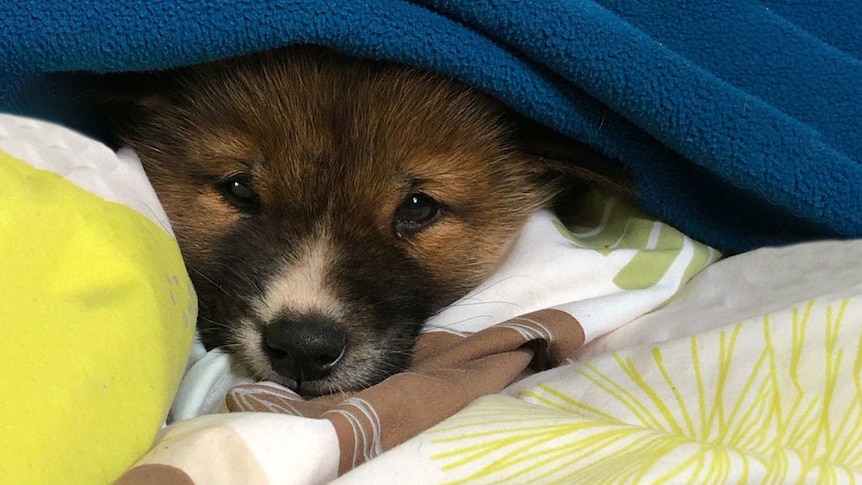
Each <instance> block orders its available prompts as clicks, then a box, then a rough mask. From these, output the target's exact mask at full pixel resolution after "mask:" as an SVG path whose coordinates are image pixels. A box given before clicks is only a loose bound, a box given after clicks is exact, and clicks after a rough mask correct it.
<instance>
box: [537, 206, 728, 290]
mask: <svg viewBox="0 0 862 485" xmlns="http://www.w3.org/2000/svg"><path fill="white" fill-rule="evenodd" d="M572 209H574V211H572ZM558 214H559V220H557V221H555V223H554V225H555V226H556V228H557V230H558V231H559V232H560V234H562V235H563V237H565V238H566V239H568V240H569V241H571V242H572V244H573V245H575V246H577V247H579V248H588V249H595V250H596V251H598V252H599V253H601V254H603V255H605V256H607V255H608V254H610V253H611V252H613V251H615V250H620V249H628V250H631V249H636V250H638V251H637V253H636V254H635V255H634V256H633V257H632V258H631V260H630V261H629V262H628V263H627V264H626V265H625V267H623V268H622V269H621V270H620V271H619V273H617V275H616V276H615V277H614V280H613V281H614V284H616V285H617V286H618V287H619V288H620V289H623V290H637V289H646V288H650V287H652V286H654V285H656V284H657V283H658V282H659V281H660V280H661V279H662V277H663V276H664V275H665V274H666V273H667V271H668V270H669V269H670V267H671V265H672V264H673V262H674V261H675V260H676V259H677V258H678V257H679V256H680V254H681V253H682V251H683V248H684V247H685V244H686V242H688V243H690V244H693V245H694V255H693V256H692V259H691V261H690V262H689V264H688V266H687V267H686V271H685V274H684V276H683V280H682V283H685V282H687V281H688V280H689V279H691V277H692V276H694V275H695V274H696V273H697V272H698V271H700V270H701V269H703V268H705V267H706V266H707V265H708V264H709V263H711V262H712V261H713V260H714V259H716V258H717V256H718V254H717V253H716V252H715V251H714V250H712V249H711V248H709V247H708V246H706V245H704V244H700V243H696V242H694V241H692V240H690V239H688V238H687V237H686V236H685V235H684V234H683V233H681V232H679V231H678V230H676V229H675V228H673V227H671V226H668V225H667V224H664V223H662V222H659V221H657V220H655V218H653V217H650V216H649V215H647V214H645V213H643V212H642V211H640V210H638V209H637V208H635V207H634V206H633V205H631V204H629V203H627V202H625V201H622V200H620V199H619V198H617V197H610V196H607V195H604V194H601V193H600V192H589V193H587V194H585V195H584V196H583V197H581V198H579V199H578V200H577V201H576V202H575V203H573V204H570V205H568V206H566V207H563V208H561V209H560V210H558Z"/></svg>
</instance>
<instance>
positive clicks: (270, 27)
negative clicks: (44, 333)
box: [0, 0, 862, 251]
mask: <svg viewBox="0 0 862 485" xmlns="http://www.w3.org/2000/svg"><path fill="white" fill-rule="evenodd" d="M860 25H862V3H860V2H856V1H850V0H845V1H835V2H801V3H800V2H792V3H788V2H776V1H772V0H767V1H754V0H742V1H737V0H733V1H731V0H723V1H703V2H683V1H631V2H616V1H610V0H599V1H572V0H548V1H542V2H532V1H526V0H519V1H507V2H500V1H493V0H460V1H455V0H448V1H447V0H420V1H413V2H411V1H404V0H380V1H375V2H369V1H365V0H344V1H338V2H333V1H330V0H241V1H219V2H211V1H203V0H199V1H187V2H180V1H177V0H129V1H124V2H108V1H96V0H90V1H83V2H67V1H64V0H23V1H20V2H3V3H2V4H0V111H13V112H18V113H26V114H30V115H35V116H40V117H47V118H50V119H53V120H60V121H63V122H65V123H68V124H71V125H73V126H76V127H79V128H86V129H92V128H93V125H92V124H90V123H91V122H92V120H91V119H88V118H87V117H86V116H85V115H83V114H82V113H83V112H82V111H81V110H80V109H78V108H80V106H79V104H80V103H81V100H80V99H78V98H77V97H76V96H75V94H76V91H75V89H74V88H73V87H72V86H71V85H69V84H67V83H64V81H63V79H62V78H59V77H56V76H54V77H52V76H49V75H47V74H49V73H54V72H63V71H75V70H92V71H97V72H104V71H119V70H144V69H154V68H170V67H174V66H179V65H186V64H190V63H197V62H202V61H207V60H213V59H216V58H222V57H226V56H230V55H236V54H241V53H248V52H252V51H260V50H264V49H268V48H273V47H277V46H281V45H284V44H288V43H315V44H321V45H325V46H330V47H333V48H336V49H338V50H341V51H344V52H347V53H350V54H355V55H361V56H368V57H373V58H382V59H389V60H393V61H399V62H405V63H409V64H413V65H416V66H420V67H424V68H429V69H433V70H437V71H440V72H444V73H447V74H450V75H453V76H455V77H457V78H459V79H462V80H464V81H466V82H468V83H470V84H472V85H474V86H477V87H480V88H482V89H485V90H487V91H489V92H491V93H493V94H494V95H496V96H498V97H499V98H501V99H503V100H504V101H505V102H507V103H508V104H510V105H511V106H512V107H514V108H515V109H517V110H519V111H521V112H523V113H524V114H526V115H528V116H530V117H532V118H535V119H536V120H538V121H540V122H543V123H546V124H548V125H550V126H552V127H554V128H556V129H558V130H559V131H561V132H563V133H565V134H567V135H570V136H573V137H575V138H578V139H580V140H582V141H585V142H587V143H589V144H591V145H593V146H595V147H597V148H598V149H600V150H601V151H602V152H604V153H605V154H606V155H608V156H610V157H612V158H614V159H618V160H621V161H622V162H623V163H624V164H625V165H627V166H628V167H630V168H631V170H632V171H633V172H634V175H635V179H636V181H637V183H638V184H639V186H640V188H641V194H642V195H641V201H642V203H643V205H644V207H645V208H646V209H647V210H649V211H650V212H652V213H654V214H656V215H657V216H658V217H659V218H660V219H663V220H667V221H669V222H670V223H671V224H673V225H675V226H677V227H679V228H681V229H682V230H683V232H685V233H686V234H688V235H690V236H692V237H694V238H695V239H698V240H701V241H704V242H706V243H707V244H710V245H712V246H715V247H718V248H720V249H724V250H730V251H743V250H747V249H751V248H753V247H756V246H761V245H769V244H780V243H788V242H793V241H799V240H803V239H809V238H814V237H824V236H855V237H859V236H862V184H860V183H858V181H859V180H862V164H860V162H862V137H860V136H859V133H862V103H859V102H858V100H859V99H862V62H860V56H862V47H860V46H862V43H860V42H859V38H860V36H862V32H860Z"/></svg>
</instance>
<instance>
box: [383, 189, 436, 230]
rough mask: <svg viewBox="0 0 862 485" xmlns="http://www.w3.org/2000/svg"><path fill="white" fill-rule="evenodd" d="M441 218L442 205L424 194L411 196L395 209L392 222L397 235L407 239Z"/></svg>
mask: <svg viewBox="0 0 862 485" xmlns="http://www.w3.org/2000/svg"><path fill="white" fill-rule="evenodd" d="M439 217H440V204H439V203H438V202H437V201H436V200H434V199H433V198H431V197H430V196H428V195H426V194H423V193H415V194H410V195H408V196H407V198H406V199H404V202H402V203H401V205H400V206H398V208H397V209H395V217H394V219H393V221H392V225H393V228H394V229H395V234H396V235H398V237H406V236H411V235H413V234H416V233H417V232H419V231H421V230H422V229H424V228H426V227H428V226H429V225H431V224H432V223H433V222H435V221H437V219H439Z"/></svg>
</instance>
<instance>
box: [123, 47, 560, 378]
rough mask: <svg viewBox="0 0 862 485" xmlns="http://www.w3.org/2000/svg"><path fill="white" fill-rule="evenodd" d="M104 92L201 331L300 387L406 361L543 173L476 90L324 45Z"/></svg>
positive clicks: (548, 190)
mask: <svg viewBox="0 0 862 485" xmlns="http://www.w3.org/2000/svg"><path fill="white" fill-rule="evenodd" d="M117 99H119V98H117ZM122 99H123V100H125V102H124V103H118V104H115V105H114V110H113V111H112V112H111V113H110V118H111V120H112V122H113V128H114V130H115V132H116V135H117V136H118V138H119V140H120V141H121V142H122V143H123V144H126V145H129V146H131V147H132V148H133V149H134V150H135V151H136V152H137V153H138V155H139V156H140V157H141V160H142V161H143V163H144V167H145V169H146V171H147V173H148V175H149V176H150V178H151V181H152V183H153V185H154V187H155V189H156V191H157V192H158V194H159V196H160V199H161V201H162V203H163V204H164V207H165V210H166V211H167V213H168V215H169V217H170V219H171V222H172V224H173V226H174V230H175V232H176V235H177V238H178V241H179V244H180V247H181V249H182V253H183V256H184V258H185V261H186V263H187V266H188V268H189V272H190V275H191V278H192V280H193V282H194V284H195V287H196V289H197V291H198V295H199V298H200V305H199V306H200V319H199V328H200V331H201V336H202V338H203V340H204V343H205V344H206V345H207V346H208V347H215V346H224V347H225V348H226V349H228V350H230V351H232V352H235V353H236V354H237V355H238V356H239V357H240V359H241V361H242V362H243V363H244V364H245V365H246V366H247V367H248V368H249V369H250V370H251V371H252V372H253V373H254V374H255V375H256V376H257V377H259V378H263V379H269V380H274V381H279V382H282V383H284V384H287V385H290V386H293V387H294V388H296V389H298V390H299V391H300V392H303V393H305V394H322V393H329V392H333V391H338V390H350V389H357V388H361V387H365V386H368V385H371V384H374V383H376V382H378V381H380V380H382V379H383V378H385V377H386V376H388V375H390V374H392V373H395V372H397V371H400V370H403V369H405V368H406V367H407V366H408V365H409V363H410V356H411V349H412V346H413V344H414V341H415V338H416V337H417V335H418V333H419V331H420V329H421V327H422V324H423V322H424V321H425V320H426V319H427V318H429V317H430V316H431V315H432V314H433V313H435V312H436V311H438V310H440V309H441V308H442V307H444V306H446V305H448V304H450V303H452V302H453V301H455V300H456V299H457V298H459V297H461V296H463V295H464V294H466V293H467V292H468V291H470V290H471V289H472V288H474V287H475V286H476V285H477V284H478V283H479V282H480V281H482V279H484V278H485V277H486V276H488V275H489V273H490V272H492V271H493V269H494V267H495V265H496V264H497V263H498V262H499V260H500V258H501V257H502V255H503V252H504V251H505V249H506V245H507V243H508V242H509V241H510V239H511V238H512V237H513V235H514V234H515V233H516V232H517V229H518V228H519V227H520V226H521V225H522V224H523V223H524V222H525V220H526V219H527V218H528V217H529V216H530V215H531V214H532V213H534V212H535V211H536V210H537V209H539V208H540V207H542V206H543V205H544V204H546V203H547V202H548V201H549V200H550V199H551V197H552V196H553V195H554V194H555V193H556V191H557V190H558V188H559V187H558V185H559V184H558V183H557V182H556V181H555V180H556V179H555V178H554V177H550V178H549V177H547V176H546V175H547V173H546V171H544V170H541V169H539V168H538V167H539V164H538V163H537V158H536V157H535V156H532V155H530V154H529V153H527V152H526V151H525V150H523V149H522V147H521V146H519V144H518V143H517V142H516V141H515V136H514V132H515V129H514V126H513V121H512V117H511V115H510V113H508V112H507V111H506V110H505V109H504V108H503V107H502V106H501V105H499V104H498V103H497V102H495V101H493V100H492V99H490V98H489V97H487V96H485V95H483V94H480V93H478V92H476V91H473V90H471V89H469V88H467V87H465V86H463V85H460V84H458V83H456V82H454V81H451V80H448V79H446V78H443V77H440V76H435V75H431V74H427V73H423V72H420V71H417V70H414V69H411V68H407V67H403V66H396V65H390V64H383V63H375V62H369V61H359V60H353V59H349V58H346V57H342V56H339V55H336V54H333V53H330V52H328V51H324V50H322V49H315V48H291V49H285V50H280V51H275V52H271V53H267V54H263V55H256V56H251V57H246V58H240V59H233V60H228V61H223V62H218V63H214V64H209V65H203V66H196V67H192V68H186V69H183V70H180V71H175V72H171V73H163V74H160V75H155V76H153V77H150V78H147V79H146V81H141V84H137V86H136V87H135V88H134V89H132V90H131V91H130V92H126V93H125V94H124V95H123V97H122Z"/></svg>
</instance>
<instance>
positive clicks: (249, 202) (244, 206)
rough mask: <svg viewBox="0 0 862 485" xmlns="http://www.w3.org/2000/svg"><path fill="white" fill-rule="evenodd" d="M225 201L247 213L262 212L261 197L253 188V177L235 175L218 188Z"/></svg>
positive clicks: (221, 183)
mask: <svg viewBox="0 0 862 485" xmlns="http://www.w3.org/2000/svg"><path fill="white" fill-rule="evenodd" d="M216 187H217V188H218V189H219V191H221V193H222V195H223V196H224V197H225V199H227V200H228V202H230V203H231V204H233V205H234V206H236V207H237V208H238V209H240V210H242V211H245V212H257V211H258V210H260V196H259V195H258V194H257V192H255V191H254V189H253V188H252V186H251V177H249V176H247V175H242V174H241V175H234V176H232V177H230V178H228V179H227V180H225V181H223V182H220V183H219V184H218V185H217V186H216Z"/></svg>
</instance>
